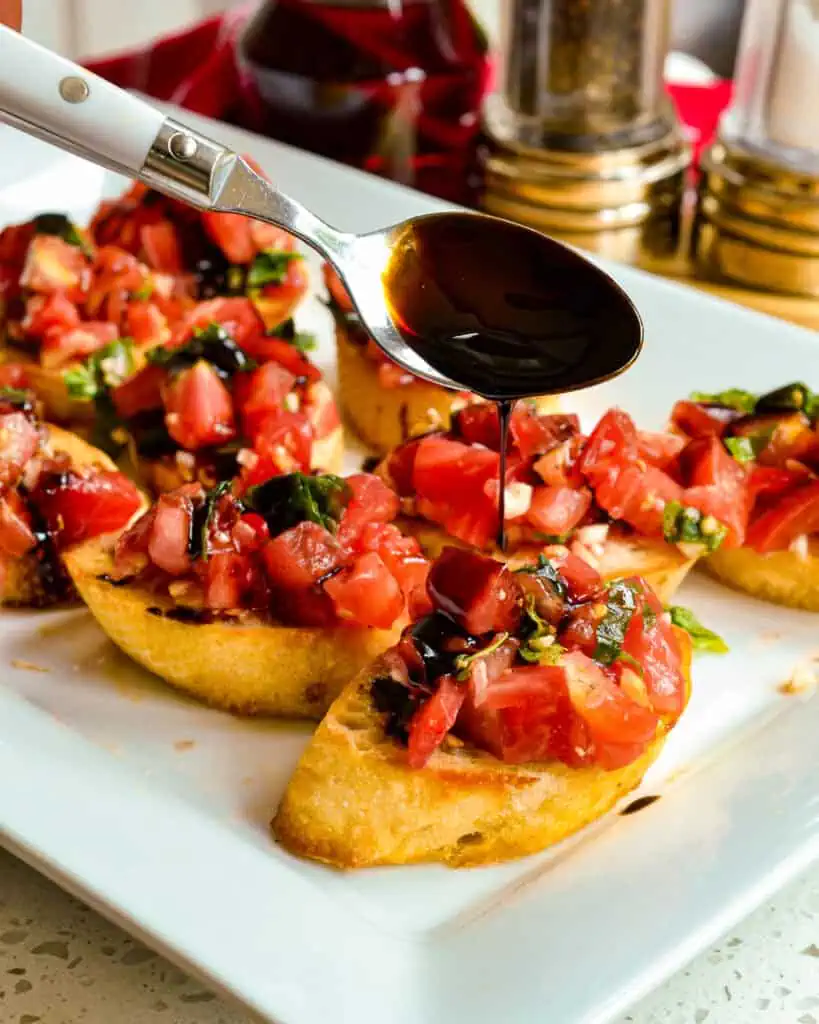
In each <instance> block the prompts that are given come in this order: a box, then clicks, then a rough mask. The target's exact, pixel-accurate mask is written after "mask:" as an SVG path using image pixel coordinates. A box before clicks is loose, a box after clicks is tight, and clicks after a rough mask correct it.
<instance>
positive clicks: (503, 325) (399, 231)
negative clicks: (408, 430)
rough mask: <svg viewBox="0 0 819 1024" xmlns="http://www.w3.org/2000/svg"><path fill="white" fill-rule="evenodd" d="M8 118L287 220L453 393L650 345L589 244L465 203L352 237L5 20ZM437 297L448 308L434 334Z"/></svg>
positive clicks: (150, 181)
mask: <svg viewBox="0 0 819 1024" xmlns="http://www.w3.org/2000/svg"><path fill="white" fill-rule="evenodd" d="M0 118H2V119H3V120H5V121H8V122H9V123H11V124H13V125H15V126H16V127H18V128H20V129H22V130H23V131H25V132H28V133H29V134H31V135H35V136H37V137H38V138H41V139H44V140H45V141H46V142H49V143H52V144H53V145H56V146H59V147H61V148H62V149H65V150H68V151H69V152H72V153H76V154H77V155H79V156H81V157H84V158H86V159H88V160H91V161H93V162H94V163H97V164H101V165H103V166H105V167H108V168H110V169H112V170H115V171H118V172H119V173H122V174H125V175H127V176H129V177H131V178H138V179H139V180H140V181H143V182H145V184H147V185H149V186H150V187H151V188H154V189H157V190H158V191H160V192H164V193H165V194H166V195H169V196H172V197H174V198H176V199H181V200H182V201H184V202H186V203H189V204H191V205H192V206H196V207H198V208H199V209H202V210H213V211H221V212H225V213H241V214H245V215H247V216H250V217H254V218H256V219H258V220H263V221H268V222H269V223H272V224H276V225H278V226H279V227H282V228H285V229H286V230H287V231H289V232H291V233H292V234H294V235H296V236H297V237H299V238H300V239H302V240H303V241H304V242H306V243H307V244H308V245H310V246H312V247H313V248H314V249H316V250H317V251H318V252H319V253H320V254H321V255H322V256H323V257H325V259H327V260H328V261H329V262H330V263H331V264H332V265H333V267H334V268H335V269H336V271H337V272H338V274H339V276H340V277H341V279H342V281H343V283H344V285H345V286H346V288H347V290H348V291H349V293H350V296H351V298H352V300H353V303H354V305H355V308H356V311H357V312H358V315H359V316H360V318H361V322H362V325H363V327H364V328H366V330H367V331H368V332H369V334H370V335H371V336H372V338H373V339H374V341H375V342H376V343H377V344H378V346H379V347H380V348H381V349H383V351H384V352H386V354H387V355H388V356H389V357H390V358H391V359H392V360H394V361H395V362H396V363H398V364H399V365H400V366H402V367H404V369H406V370H408V371H409V372H410V373H413V374H415V375H416V376H418V377H423V378H424V379H426V380H429V381H432V382H433V383H435V384H440V385H442V386H443V387H447V388H465V389H467V390H470V391H475V392H476V393H478V394H481V395H483V396H484V397H487V398H519V397H524V396H526V395H539V394H549V393H558V392H561V391H568V390H573V389H575V388H579V387H586V386H588V385H590V384H594V383H597V382H598V381H601V380H606V379H608V378H609V377H612V376H614V375H615V374H617V373H620V372H622V371H623V370H624V369H625V368H626V367H628V366H629V365H630V364H631V363H632V362H633V360H634V359H635V358H636V356H637V354H638V352H639V350H640V347H641V344H642V324H641V321H640V318H639V315H638V314H637V311H636V309H635V308H634V306H633V305H632V303H631V302H630V300H629V299H628V297H627V296H626V294H625V292H623V290H622V289H621V288H620V286H619V285H618V284H617V283H616V282H615V281H614V280H613V279H612V278H611V277H609V276H608V275H607V274H605V273H604V272H603V271H602V270H600V269H599V268H598V267H596V266H595V265H594V264H593V263H591V262H590V261H589V260H587V259H585V258H584V257H582V256H580V255H579V254H578V253H576V252H575V251H574V250H571V249H569V248H567V247H565V246H563V245H561V244H560V243H558V242H555V241H554V240H552V239H549V238H547V237H546V236H544V235H541V234H539V233H538V232H535V231H532V230H530V229H528V228H524V227H520V226H518V225H514V224H512V223H511V222H508V221H503V220H499V219H496V218H493V217H488V216H485V215H482V214H474V213H466V212H457V211H455V212H451V213H439V214H432V215H430V216H427V217H415V218H412V219H411V220H408V221H404V222H402V223H401V224H397V225H394V226H392V227H388V228H385V229H383V230H381V231H373V232H370V233H368V234H363V235H356V234H351V233H348V232H343V231H339V230H337V229H336V228H333V227H331V226H330V225H329V224H327V223H325V222H324V221H323V220H321V219H320V218H319V217H317V216H316V215H315V214H313V213H311V212H310V210H308V209H306V208H305V207H304V206H302V205H301V204H300V203H298V202H296V201H295V200H294V199H292V198H291V197H290V196H288V195H285V193H283V192H281V191H280V190H279V189H277V188H276V187H275V185H273V184H271V183H270V182H268V181H266V180H265V179H264V178H262V177H261V175H259V174H257V173H256V171H254V170H253V169H252V168H251V167H250V166H249V165H248V164H247V162H246V161H245V160H243V159H242V157H241V156H239V155H237V154H236V153H234V152H233V151H232V150H230V149H228V148H226V147H225V146H222V145H220V144H219V143H218V142H216V141H214V140H213V139H210V138H208V137H207V136H205V135H202V134H201V133H199V132H197V131H195V130H194V129H192V128H189V127H187V126H186V125H184V124H181V123H180V122H178V121H176V120H174V119H173V118H170V117H165V116H164V115H163V114H162V113H160V112H159V111H158V110H156V109H155V108H154V107H152V106H150V105H149V104H148V103H145V102H144V101H143V100H141V99H138V98H137V97H136V96H133V95H131V94H130V93H127V92H125V91H124V90H121V89H119V88H117V87H116V86H114V85H111V84H110V83H109V82H106V81H104V80H103V79H101V78H99V77H97V76H96V75H93V74H91V73H90V72H88V71H86V70H85V69H83V68H81V67H79V66H78V65H76V64H73V63H72V62H71V61H69V60H66V59H65V58H63V57H60V56H58V55H57V54H55V53H52V52H51V51H50V50H47V49H45V48H43V47H41V46H39V45H38V44H36V43H33V42H31V41H30V40H27V39H25V38H24V37H23V36H21V35H19V34H18V33H16V32H13V31H12V30H11V29H8V28H6V27H4V26H0ZM43 198H44V201H45V202H47V197H45V196H44V197H43ZM431 236H434V238H435V239H437V240H438V241H437V245H438V248H437V249H436V250H435V251H434V252H432V253H430V251H429V244H430V237H431ZM478 251H479V252H480V253H482V254H483V256H484V259H489V260H491V261H493V262H494V265H495V268H496V270H497V273H491V272H486V268H484V273H483V274H482V276H481V279H480V281H479V282H476V283H475V285H474V286H473V285H472V284H471V283H470V277H469V274H467V272H466V267H467V265H469V266H470V267H472V266H473V265H474V259H471V257H474V256H475V254H476V253H477V252H478ZM430 257H431V258H430ZM461 265H462V266H463V268H464V269H463V271H459V267H460V266H461ZM515 266H517V267H518V268H519V270H522V273H523V276H524V277H525V278H527V280H526V281H524V282H521V283H520V286H519V287H515V286H514V282H513V286H512V287H510V281H509V275H508V274H504V273H501V272H500V271H502V270H506V269H509V268H511V267H515ZM425 268H426V269H425ZM479 269H480V268H479ZM488 269H489V270H490V271H491V269H492V268H491V267H490V268H488ZM453 272H454V273H453ZM471 273H473V271H472V270H470V274H471ZM435 275H437V280H435V279H433V278H434V277H435ZM444 277H445V278H446V279H447V280H446V281H444V280H443V279H444ZM385 282H386V287H387V289H388V290H389V288H393V292H392V293H390V294H388V295H385ZM390 282H392V283H390ZM399 286H400V288H401V289H402V291H401V294H400V295H399V294H398V291H397V289H398V288H399ZM470 288H471V289H472V292H471V294H472V298H469V294H468V293H469V291H470ZM408 289H409V290H408ZM412 289H414V293H413V292H412ZM430 296H433V297H434V298H435V299H436V302H437V305H435V309H437V310H438V313H439V314H440V315H439V320H438V321H437V322H436V324H434V325H433V326H435V328H436V329H435V330H432V329H431V328H430V322H429V316H430V315H431V313H432V312H434V310H432V308H431V307H430V306H429V300H430ZM399 298H400V302H399V301H398V299H399ZM397 309H400V311H401V312H402V314H403V315H402V318H401V319H402V322H401V323H399V319H398V316H397V315H396V312H395V311H396V310H397ZM418 310H421V311H425V312H426V314H429V315H427V316H425V317H422V319H423V320H424V325H423V330H422V331H421V332H420V333H419V332H418V331H417V330H414V329H413V324H412V322H411V321H412V320H413V313H414V312H415V311H418ZM476 310H477V311H478V312H477V313H476ZM441 316H443V320H442V319H441V318H440V317H441ZM444 321H446V322H444ZM419 322H420V321H419Z"/></svg>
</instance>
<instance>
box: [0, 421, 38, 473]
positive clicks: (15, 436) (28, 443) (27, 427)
mask: <svg viewBox="0 0 819 1024" xmlns="http://www.w3.org/2000/svg"><path fill="white" fill-rule="evenodd" d="M39 447H40V433H39V431H38V429H37V427H36V426H35V425H34V424H33V423H32V422H31V420H30V419H29V418H28V416H26V415H25V413H22V412H8V413H4V414H3V415H2V416H0V484H5V485H7V486H8V485H12V484H15V483H16V482H17V481H18V480H19V479H20V477H21V475H22V473H23V470H24V469H25V467H26V464H27V463H28V461H29V459H31V458H32V457H33V456H34V455H36V453H37V450H38V448H39Z"/></svg>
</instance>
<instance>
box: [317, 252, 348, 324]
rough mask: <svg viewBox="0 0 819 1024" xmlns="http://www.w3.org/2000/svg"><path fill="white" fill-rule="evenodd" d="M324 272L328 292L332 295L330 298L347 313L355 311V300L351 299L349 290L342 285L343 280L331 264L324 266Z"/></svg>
mask: <svg viewBox="0 0 819 1024" xmlns="http://www.w3.org/2000/svg"><path fill="white" fill-rule="evenodd" d="M322 272H323V274H324V283H325V284H326V285H327V291H328V292H329V293H330V298H331V299H333V300H334V301H335V303H336V305H337V306H339V308H340V309H342V310H343V311H344V312H345V313H352V312H353V309H354V307H353V300H352V299H351V298H350V296H349V294H348V292H347V289H346V288H345V287H344V285H343V284H342V283H341V278H340V277H339V276H338V274H337V273H336V272H335V270H334V269H333V268H332V267H331V266H330V264H329V263H325V264H324V267H323V268H322Z"/></svg>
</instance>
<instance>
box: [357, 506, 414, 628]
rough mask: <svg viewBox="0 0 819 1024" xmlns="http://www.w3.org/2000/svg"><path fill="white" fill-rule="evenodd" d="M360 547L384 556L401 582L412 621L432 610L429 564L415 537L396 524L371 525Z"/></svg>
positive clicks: (367, 525)
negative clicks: (428, 579) (402, 530)
mask: <svg viewBox="0 0 819 1024" xmlns="http://www.w3.org/2000/svg"><path fill="white" fill-rule="evenodd" d="M356 547H357V549H358V550H359V551H375V552H376V553H377V554H378V555H379V556H380V557H381V559H382V561H383V562H384V564H385V565H386V566H387V568H388V569H389V570H390V572H391V573H392V574H393V576H394V577H395V578H396V579H397V580H398V585H399V586H400V587H401V590H402V592H403V594H404V597H405V598H406V599H407V604H408V607H409V610H410V615H411V617H412V618H418V617H419V616H421V615H424V614H427V613H428V612H429V611H431V604H430V602H429V598H428V596H427V592H426V584H427V576H428V575H429V562H428V561H427V559H426V558H425V557H424V554H423V552H422V551H421V545H420V544H419V543H418V541H417V540H416V539H415V537H408V536H406V535H405V534H403V533H401V531H400V530H399V529H398V527H397V526H396V525H395V524H394V523H375V522H374V523H367V524H366V525H365V526H364V529H363V530H362V531H361V533H360V535H359V537H358V540H357V542H356Z"/></svg>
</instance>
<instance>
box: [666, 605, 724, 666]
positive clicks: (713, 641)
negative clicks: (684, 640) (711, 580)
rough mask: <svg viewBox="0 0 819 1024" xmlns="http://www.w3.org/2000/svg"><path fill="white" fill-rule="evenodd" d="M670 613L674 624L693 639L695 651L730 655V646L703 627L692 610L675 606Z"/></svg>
mask: <svg viewBox="0 0 819 1024" xmlns="http://www.w3.org/2000/svg"><path fill="white" fill-rule="evenodd" d="M668 613H669V615H670V616H671V621H672V623H673V624H674V625H675V626H678V627H679V628H680V629H684V630H685V631H686V633H688V635H689V636H690V637H691V642H692V645H693V647H694V650H695V651H708V652H709V653H711V654H727V653H728V644H726V642H725V641H724V640H723V639H722V637H721V636H719V635H718V634H717V633H714V632H712V630H710V629H707V628H706V627H705V626H703V624H702V623H701V622H700V621H699V619H698V618H697V616H696V615H695V614H694V613H693V612H692V611H691V609H690V608H683V607H682V605H679V604H675V605H672V606H671V607H670V608H669V609H668Z"/></svg>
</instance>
